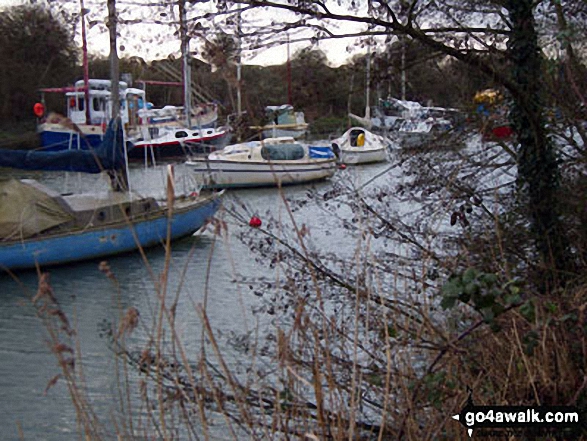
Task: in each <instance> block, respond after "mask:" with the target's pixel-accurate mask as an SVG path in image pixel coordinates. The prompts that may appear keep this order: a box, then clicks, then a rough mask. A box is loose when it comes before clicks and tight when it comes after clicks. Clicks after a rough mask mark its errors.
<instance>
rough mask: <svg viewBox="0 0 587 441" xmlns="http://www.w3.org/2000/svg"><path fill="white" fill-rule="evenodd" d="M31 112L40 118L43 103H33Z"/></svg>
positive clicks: (43, 111)
mask: <svg viewBox="0 0 587 441" xmlns="http://www.w3.org/2000/svg"><path fill="white" fill-rule="evenodd" d="M33 112H34V114H35V116H36V117H37V118H42V117H43V115H44V114H45V106H44V105H43V103H35V105H34V106H33Z"/></svg>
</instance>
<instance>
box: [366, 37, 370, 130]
mask: <svg viewBox="0 0 587 441" xmlns="http://www.w3.org/2000/svg"><path fill="white" fill-rule="evenodd" d="M366 63H367V68H366V69H365V119H371V106H370V105H369V101H370V99H371V97H370V96H369V95H370V90H369V89H370V86H371V84H370V83H371V38H369V40H368V42H367V61H366Z"/></svg>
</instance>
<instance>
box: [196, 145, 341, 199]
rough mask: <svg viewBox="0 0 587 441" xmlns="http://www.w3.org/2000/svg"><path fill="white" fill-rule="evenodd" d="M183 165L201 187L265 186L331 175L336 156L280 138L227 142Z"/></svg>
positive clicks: (314, 179)
mask: <svg viewBox="0 0 587 441" xmlns="http://www.w3.org/2000/svg"><path fill="white" fill-rule="evenodd" d="M186 165H188V166H189V167H192V168H193V170H194V172H195V173H196V175H197V179H198V180H199V181H200V182H202V183H203V186H204V188H230V187H265V186H281V185H290V184H302V183H307V182H312V181H318V180H322V179H326V178H330V177H332V176H333V175H334V172H335V171H336V158H335V157H334V154H333V152H332V151H331V149H330V147H314V146H308V145H305V144H300V143H299V142H297V141H296V140H295V139H294V138H292V137H280V138H267V139H265V140H263V141H250V142H244V143H240V144H233V145H229V146H227V147H225V148H224V149H223V150H222V151H219V152H214V153H211V154H210V155H209V156H208V157H207V158H202V159H197V158H194V159H191V160H189V161H187V162H186Z"/></svg>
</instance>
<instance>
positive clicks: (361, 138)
mask: <svg viewBox="0 0 587 441" xmlns="http://www.w3.org/2000/svg"><path fill="white" fill-rule="evenodd" d="M364 145H365V134H364V133H359V136H357V147H363V146H364Z"/></svg>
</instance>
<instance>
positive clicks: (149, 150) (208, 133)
mask: <svg viewBox="0 0 587 441" xmlns="http://www.w3.org/2000/svg"><path fill="white" fill-rule="evenodd" d="M230 137H231V132H230V130H229V129H228V128H226V127H218V128H213V127H210V128H202V129H188V128H183V127H177V128H171V127H169V128H166V129H157V133H156V135H154V136H153V137H150V136H149V134H146V138H143V137H141V138H138V140H135V141H132V142H131V143H132V149H130V150H129V158H133V159H143V160H144V161H145V162H148V161H151V162H156V161H158V160H160V159H164V158H176V157H183V158H186V157H188V156H194V155H198V154H208V153H211V152H213V151H215V150H220V149H222V148H224V147H225V146H226V144H228V141H229V139H230Z"/></svg>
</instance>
